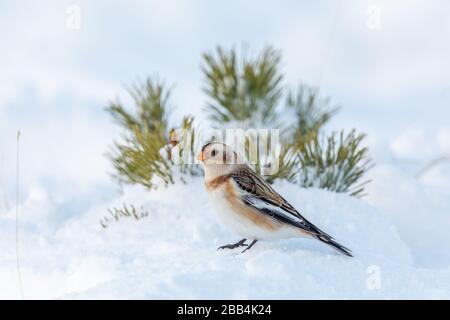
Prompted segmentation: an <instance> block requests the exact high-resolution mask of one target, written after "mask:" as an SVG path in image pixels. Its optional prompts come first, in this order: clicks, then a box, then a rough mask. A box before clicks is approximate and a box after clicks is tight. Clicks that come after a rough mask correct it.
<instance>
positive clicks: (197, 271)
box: [0, 178, 450, 299]
mask: <svg viewBox="0 0 450 320" xmlns="http://www.w3.org/2000/svg"><path fill="white" fill-rule="evenodd" d="M275 188H276V189H277V190H278V191H279V192H280V193H281V194H282V195H283V196H284V197H285V198H286V199H287V200H288V201H290V202H291V203H292V204H293V205H294V206H295V207H297V208H298V209H299V210H300V211H301V212H302V214H304V215H305V217H307V218H308V219H309V220H310V221H311V222H312V223H314V224H315V225H317V226H318V227H320V228H322V229H323V230H324V231H326V232H328V233H330V234H331V235H333V236H334V237H335V238H336V240H338V241H340V242H341V243H343V244H344V245H346V246H348V247H349V248H351V249H352V250H353V252H354V254H355V257H354V258H349V257H346V256H344V255H342V254H339V253H338V252H336V251H334V250H333V249H330V248H328V247H327V246H326V245H324V244H322V243H320V242H318V241H314V240H309V239H287V240H282V241H274V242H264V241H260V242H258V243H257V244H256V245H255V247H254V248H253V249H252V250H250V251H248V252H246V253H244V254H239V252H240V251H239V250H235V251H217V250H216V248H217V247H218V246H220V245H223V244H226V243H232V242H236V241H237V240H239V238H238V237H237V236H235V235H233V234H232V233H230V232H229V231H227V230H225V229H224V228H223V227H222V226H221V224H220V223H219V222H218V221H217V220H216V218H215V216H214V214H213V212H212V209H211V208H210V205H209V202H208V198H207V194H206V191H205V190H204V187H203V181H202V179H201V178H195V179H192V180H191V181H189V182H188V184H181V183H178V184H175V185H172V186H170V187H168V188H167V189H160V190H156V191H152V192H148V191H145V190H142V189H140V188H131V189H128V190H127V192H126V193H125V194H123V195H122V196H121V197H120V198H118V199H116V200H115V201H114V203H105V205H103V206H99V207H97V208H93V209H91V210H90V211H88V212H86V213H84V214H82V215H80V216H77V217H74V218H72V219H71V220H68V221H66V222H65V223H64V224H63V225H62V226H60V227H58V228H56V229H53V230H48V231H47V232H46V233H42V231H41V232H40V233H33V232H27V233H26V235H24V236H23V239H22V240H21V241H22V242H21V251H22V257H23V258H22V260H23V261H22V274H23V280H24V289H25V293H26V296H27V297H28V298H33V297H34V298H36V297H39V298H149V299H152V298H160V299H174V298H189V299H194V298H206V299H219V298H231V299H236V298H248V299H269V298H273V299H282V298H286V299H313V298H337V299H346V298H368V299H369V298H419V297H420V298H424V297H425V298H443V297H450V292H449V288H450V286H449V283H450V268H448V269H445V268H444V269H440V270H432V269H418V268H415V267H414V265H413V263H412V258H411V254H410V252H409V249H408V247H407V246H406V245H405V243H404V242H403V241H402V240H401V239H400V237H399V236H398V234H397V232H396V230H395V228H394V227H393V226H392V225H391V224H390V223H389V222H388V220H387V219H385V218H384V215H383V214H382V213H380V212H379V211H378V210H377V209H376V208H374V207H372V206H371V205H369V204H368V203H367V202H366V201H364V200H361V199H355V198H352V197H349V196H346V195H342V194H335V193H331V192H327V191H323V190H312V189H308V190H305V189H301V188H299V187H297V186H294V185H291V184H288V183H284V184H278V185H276V186H275ZM124 202H125V203H132V204H135V205H137V206H138V207H139V205H141V204H142V206H143V208H144V210H146V211H148V216H147V217H144V218H142V219H141V220H139V221H136V220H134V219H133V218H122V219H120V220H119V221H118V222H111V223H109V225H108V227H107V228H105V229H104V228H102V227H101V226H100V224H99V220H100V219H101V218H102V217H103V216H104V215H105V214H106V213H107V211H106V210H107V208H110V207H112V206H121V205H122V204H123V203H124ZM0 249H2V248H0ZM10 251H11V252H9V255H6V256H5V258H6V260H7V261H6V262H7V264H4V265H3V266H1V267H0V281H1V282H2V284H5V286H4V288H9V290H10V292H9V296H11V295H12V293H11V292H14V290H13V289H12V288H14V287H15V286H16V283H15V282H14V281H15V275H14V272H13V271H11V270H13V269H12V267H13V266H14V262H15V261H14V254H13V252H12V250H10ZM5 268H6V270H5ZM2 269H3V270H2ZM2 291H3V290H2ZM2 294H5V292H2ZM6 295H7V296H8V291H6Z"/></svg>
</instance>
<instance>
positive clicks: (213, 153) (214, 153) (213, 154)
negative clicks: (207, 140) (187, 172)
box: [211, 149, 217, 158]
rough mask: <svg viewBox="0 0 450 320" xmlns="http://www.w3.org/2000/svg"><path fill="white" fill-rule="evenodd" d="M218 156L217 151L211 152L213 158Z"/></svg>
mask: <svg viewBox="0 0 450 320" xmlns="http://www.w3.org/2000/svg"><path fill="white" fill-rule="evenodd" d="M216 154H217V151H216V149H213V151H211V157H213V158H214V157H215V156H216Z"/></svg>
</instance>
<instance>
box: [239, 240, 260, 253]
mask: <svg viewBox="0 0 450 320" xmlns="http://www.w3.org/2000/svg"><path fill="white" fill-rule="evenodd" d="M256 242H258V240H253V241H252V243H250V244H249V245H248V247H247V248H245V249H244V250H243V251H242V252H241V253H244V252H245V251H247V250H250V249H251V248H252V247H253V246H254V245H255V243H256Z"/></svg>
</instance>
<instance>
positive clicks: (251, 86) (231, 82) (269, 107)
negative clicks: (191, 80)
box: [202, 46, 283, 124]
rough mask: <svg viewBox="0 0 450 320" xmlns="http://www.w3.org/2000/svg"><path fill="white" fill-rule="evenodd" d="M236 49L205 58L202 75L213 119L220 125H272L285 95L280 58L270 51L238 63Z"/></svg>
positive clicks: (204, 56)
mask: <svg viewBox="0 0 450 320" xmlns="http://www.w3.org/2000/svg"><path fill="white" fill-rule="evenodd" d="M237 55H238V53H237V51H236V50H235V49H231V50H226V49H224V48H223V47H220V46H219V47H217V49H216V52H215V54H214V53H205V54H204V55H203V61H204V65H203V66H202V71H203V73H204V76H205V80H206V87H205V88H204V91H205V93H206V94H207V95H208V96H209V98H210V99H211V101H210V102H209V103H208V105H207V111H208V112H209V114H210V119H211V120H213V121H215V122H217V123H221V124H223V123H226V122H231V121H239V122H245V121H248V122H255V123H268V122H269V121H271V120H273V119H274V117H275V109H276V107H277V105H278V102H279V100H280V98H281V95H282V87H281V80H282V78H283V77H282V75H281V73H280V72H279V63H280V59H281V57H280V54H279V53H278V52H277V51H275V50H274V49H273V48H272V47H266V48H265V49H263V50H262V52H261V54H260V55H259V56H257V57H254V58H250V59H249V58H246V57H244V58H243V59H242V61H238V59H237Z"/></svg>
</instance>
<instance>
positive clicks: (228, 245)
mask: <svg viewBox="0 0 450 320" xmlns="http://www.w3.org/2000/svg"><path fill="white" fill-rule="evenodd" d="M245 241H247V239H242V240H241V241H239V242H236V243H233V244H226V245H224V246H221V247H218V248H217V250H220V249H235V248H239V247H246V246H248V245H247V244H245Z"/></svg>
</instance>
